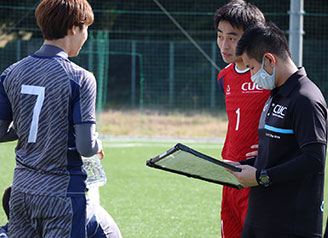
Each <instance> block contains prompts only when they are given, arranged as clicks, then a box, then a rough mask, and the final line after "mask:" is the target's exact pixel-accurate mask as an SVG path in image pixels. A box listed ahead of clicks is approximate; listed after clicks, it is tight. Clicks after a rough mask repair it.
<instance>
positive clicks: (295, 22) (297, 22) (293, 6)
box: [288, 0, 304, 67]
mask: <svg viewBox="0 0 328 238" xmlns="http://www.w3.org/2000/svg"><path fill="white" fill-rule="evenodd" d="M303 6H304V0H290V11H289V12H288V13H289V15H290V16H289V48H290V51H291V54H292V58H293V61H294V63H295V64H296V66H298V67H299V66H302V64H303V34H304V31H303V15H304V7H303Z"/></svg>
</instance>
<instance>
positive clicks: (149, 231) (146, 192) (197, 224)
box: [0, 140, 328, 238]
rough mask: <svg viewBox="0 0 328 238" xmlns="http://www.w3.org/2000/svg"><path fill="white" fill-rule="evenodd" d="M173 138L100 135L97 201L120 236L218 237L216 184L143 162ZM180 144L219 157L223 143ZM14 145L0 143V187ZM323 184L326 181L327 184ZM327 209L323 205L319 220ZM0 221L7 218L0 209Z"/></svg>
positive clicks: (4, 181)
mask: <svg viewBox="0 0 328 238" xmlns="http://www.w3.org/2000/svg"><path fill="white" fill-rule="evenodd" d="M177 142H181V141H176V142H150V141H127V140H124V141H112V140H103V146H104V149H105V158H104V160H103V161H102V164H103V166H104V169H105V171H106V174H107V181H108V182H107V184H106V185H105V186H103V187H101V188H100V203H101V205H103V207H104V208H105V209H106V210H107V211H108V212H109V213H110V214H111V215H112V217H113V218H114V219H115V221H116V223H117V224H118V226H119V228H120V230H121V232H122V235H123V237H124V238H179V237H183V238H219V237H220V226H219V219H220V216H219V213H220V204H221V190H222V187H221V186H219V185H216V184H212V183H208V182H204V181H200V180H196V179H192V178H187V177H185V176H181V175H176V174H172V173H168V172H165V171H160V170H156V169H153V168H149V167H147V166H146V165H145V163H146V160H147V159H150V158H153V157H155V156H157V155H158V154H161V153H162V152H164V151H166V150H167V149H169V148H171V147H172V146H174V145H175V144H176V143H177ZM184 144H186V145H188V146H189V147H191V148H193V149H196V150H198V151H200V152H202V153H204V154H207V155H210V156H212V157H215V158H219V155H220V151H221V148H222V144H219V143H217V142H215V143H214V142H206V143H205V142H184ZM14 146H15V143H2V144H0V151H1V153H0V161H1V166H0V191H4V189H5V188H6V187H7V186H8V185H10V184H11V181H12V175H13V169H14V166H15V162H14ZM326 177H327V176H326ZM326 181H327V179H326ZM327 184H328V181H327V182H326V187H327ZM325 200H326V201H327V200H328V189H326V192H325ZM326 204H327V202H326ZM327 213H328V209H327V206H326V207H325V216H324V217H325V218H324V219H325V220H324V221H326V217H327ZM0 222H1V224H4V223H5V222H6V218H5V215H4V212H3V211H2V210H1V211H0Z"/></svg>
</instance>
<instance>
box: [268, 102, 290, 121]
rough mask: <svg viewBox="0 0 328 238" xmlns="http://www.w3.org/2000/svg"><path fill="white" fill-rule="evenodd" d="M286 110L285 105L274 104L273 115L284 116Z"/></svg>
mask: <svg viewBox="0 0 328 238" xmlns="http://www.w3.org/2000/svg"><path fill="white" fill-rule="evenodd" d="M286 110H287V107H286V106H282V105H279V104H277V105H275V106H274V108H273V113H272V115H273V116H276V117H279V118H281V119H282V118H284V117H285V111H286Z"/></svg>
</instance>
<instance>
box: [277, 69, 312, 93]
mask: <svg viewBox="0 0 328 238" xmlns="http://www.w3.org/2000/svg"><path fill="white" fill-rule="evenodd" d="M306 76H307V74H306V71H305V68H304V67H301V68H299V69H298V70H297V71H296V72H295V73H294V74H292V75H291V76H290V77H289V78H288V79H287V81H286V82H285V83H284V84H283V85H281V86H280V87H277V88H275V89H273V90H272V91H271V95H272V96H275V95H277V94H279V95H281V96H284V97H287V96H288V95H289V94H290V93H291V92H292V91H293V90H294V89H295V88H296V87H297V85H299V84H300V80H301V79H302V78H304V77H306Z"/></svg>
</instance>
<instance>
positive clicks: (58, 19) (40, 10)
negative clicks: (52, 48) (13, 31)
mask: <svg viewBox="0 0 328 238" xmlns="http://www.w3.org/2000/svg"><path fill="white" fill-rule="evenodd" d="M35 17H36V20H37V23H38V26H39V27H40V29H41V31H42V34H43V37H44V38H45V39H46V40H56V39H60V38H63V37H65V36H66V35H67V32H68V30H70V29H72V28H73V26H79V27H80V28H81V29H82V26H83V25H84V24H85V25H91V24H92V23H93V21H94V14H93V11H92V8H91V6H90V4H89V3H88V1H87V0H42V1H41V3H40V4H39V5H38V7H37V9H36V10H35Z"/></svg>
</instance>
